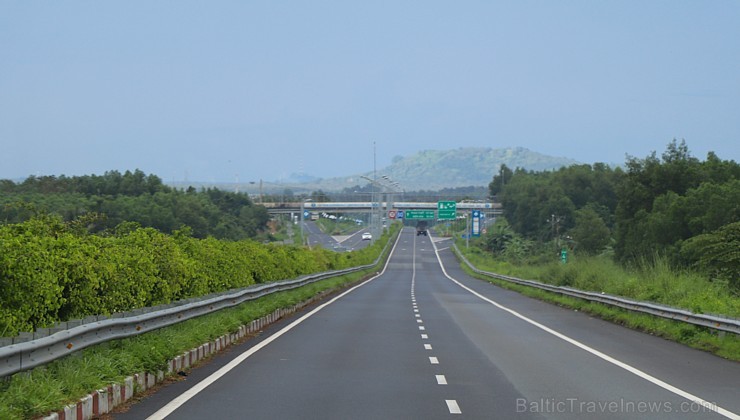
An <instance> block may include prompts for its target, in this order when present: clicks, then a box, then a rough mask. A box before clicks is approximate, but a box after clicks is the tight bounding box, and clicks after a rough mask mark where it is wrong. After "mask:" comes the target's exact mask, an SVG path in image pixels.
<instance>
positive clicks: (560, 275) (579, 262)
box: [460, 247, 740, 318]
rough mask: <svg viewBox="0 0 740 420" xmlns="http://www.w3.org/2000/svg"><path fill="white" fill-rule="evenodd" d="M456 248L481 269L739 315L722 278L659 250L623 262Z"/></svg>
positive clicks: (694, 309)
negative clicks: (507, 256) (514, 258)
mask: <svg viewBox="0 0 740 420" xmlns="http://www.w3.org/2000/svg"><path fill="white" fill-rule="evenodd" d="M460 249H461V251H462V252H463V253H464V254H465V255H466V257H468V259H470V261H471V263H473V264H474V265H475V266H477V267H478V268H481V269H483V270H486V271H491V272H496V273H499V274H505V275H509V276H513V277H518V278H522V279H527V280H536V281H540V282H543V283H548V284H553V285H557V286H568V287H573V288H576V289H579V290H585V291H591V292H604V293H607V294H611V295H617V296H622V297H625V298H629V299H634V300H640V301H648V302H654V303H660V304H664V305H669V306H674V307H678V308H682V309H686V310H689V311H692V312H694V313H704V314H715V315H723V316H729V317H733V318H740V298H738V297H737V296H735V295H734V294H733V293H732V292H731V289H730V288H729V286H728V285H727V284H726V283H725V282H721V281H711V280H709V279H707V278H706V277H703V276H701V275H700V274H697V273H694V272H691V271H687V270H678V269H675V268H673V267H671V265H670V264H669V263H668V260H667V259H666V258H663V257H661V256H658V255H655V256H652V257H651V258H644V259H642V260H641V261H639V262H638V263H637V264H635V265H634V266H633V267H626V268H625V267H623V266H620V265H618V264H616V263H615V262H614V261H612V259H611V258H609V257H605V256H595V257H583V256H578V257H571V258H570V260H569V261H568V263H567V264H563V263H561V262H559V261H552V262H548V263H545V264H522V265H514V264H511V263H510V262H507V261H501V260H497V259H494V258H493V257H492V256H490V255H487V254H485V253H484V252H482V251H480V250H478V249H474V248H469V249H467V250H466V249H465V248H464V247H460Z"/></svg>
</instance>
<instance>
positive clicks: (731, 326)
mask: <svg viewBox="0 0 740 420" xmlns="http://www.w3.org/2000/svg"><path fill="white" fill-rule="evenodd" d="M453 247H454V249H455V253H456V254H457V256H458V258H460V259H461V260H462V261H463V262H464V263H465V264H467V266H468V267H470V269H471V270H473V271H475V272H476V273H478V274H482V275H484V276H488V277H493V278H496V279H500V280H505V281H508V282H512V283H516V284H520V285H524V286H529V287H534V288H537V289H541V290H547V291H550V292H554V293H559V294H562V295H567V296H572V297H576V298H580V299H584V300H588V301H591V302H599V303H603V304H606V305H611V306H617V307H620V308H623V309H628V310H630V311H635V312H643V313H647V314H651V315H655V316H659V317H661V318H667V319H672V320H674V321H680V322H686V323H689V324H694V325H699V326H702V327H707V328H711V329H714V330H719V331H724V332H730V333H734V334H740V320H738V319H734V318H724V317H718V316H713V315H704V314H695V313H693V312H690V311H687V310H684V309H678V308H673V307H670V306H664V305H658V304H655V303H650V302H640V301H635V300H630V299H625V298H622V297H618V296H613V295H607V294H604V293H595V292H584V291H582V290H578V289H573V288H570V287H562V286H553V285H550V284H545V283H540V282H537V281H533V280H523V279H519V278H516V277H510V276H504V275H502V274H496V273H491V272H488V271H483V270H479V269H478V268H477V267H475V266H473V264H471V263H470V261H468V259H467V258H465V255H463V254H462V252H460V249H459V248H458V247H457V244H453Z"/></svg>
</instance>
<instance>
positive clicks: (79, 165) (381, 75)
mask: <svg viewBox="0 0 740 420" xmlns="http://www.w3.org/2000/svg"><path fill="white" fill-rule="evenodd" d="M738 22H740V1H736V0H713V1H697V0H666V1H658V0H647V1H646V0H635V1H630V0H613V1H594V0H582V1H560V0H542V1H521V0H511V1H493V0H489V1H431V0H424V1H388V2H384V1H372V2H371V1H334V2H326V1H316V0H311V1H279V2H276V1H246V0H245V1H233V2H232V1H197V2H188V1H148V0H147V1H10V0H0V178H24V177H26V176H28V175H32V174H33V175H61V174H65V175H83V174H93V173H94V174H102V173H103V172H105V171H107V170H112V169H116V170H120V171H125V170H127V169H131V170H133V169H137V168H138V169H141V170H143V171H144V172H147V173H154V174H156V175H159V176H160V177H162V178H163V179H164V180H165V181H172V180H175V181H177V180H183V179H185V178H187V179H189V180H190V181H196V180H200V181H233V180H235V179H236V178H237V177H238V178H239V179H240V181H241V182H248V181H250V180H259V179H260V178H262V179H265V180H279V179H281V178H285V177H287V176H288V175H290V174H291V173H294V172H305V173H308V174H311V175H315V176H322V177H327V176H342V175H351V174H357V173H360V172H368V171H372V169H373V142H375V143H376V156H377V166H378V168H379V169H380V168H382V167H383V166H386V165H388V164H389V163H390V162H391V159H392V158H393V157H394V156H396V155H410V154H413V153H415V152H417V151H420V150H425V149H435V150H446V149H453V148H458V147H469V146H470V147H473V146H475V147H493V148H500V147H517V146H521V147H526V148H529V149H531V150H533V151H536V152H540V153H544V154H550V155H555V156H565V157H569V158H573V159H577V160H579V161H581V162H585V163H593V162H607V163H623V162H624V160H625V155H626V154H629V155H632V156H636V157H639V158H643V157H645V156H647V155H648V154H649V153H650V152H652V151H657V152H658V154H659V155H660V154H661V153H662V152H663V151H664V150H665V147H666V145H667V144H668V143H669V142H670V141H671V140H672V139H673V138H677V139H682V138H683V139H686V142H687V144H688V146H689V149H690V150H691V152H692V154H693V155H694V156H696V157H699V158H701V159H704V158H705V157H706V153H707V151H710V150H713V151H715V152H716V153H717V154H718V155H719V156H720V158H723V159H733V160H736V161H740V23H738ZM399 182H401V183H402V182H403V180H399Z"/></svg>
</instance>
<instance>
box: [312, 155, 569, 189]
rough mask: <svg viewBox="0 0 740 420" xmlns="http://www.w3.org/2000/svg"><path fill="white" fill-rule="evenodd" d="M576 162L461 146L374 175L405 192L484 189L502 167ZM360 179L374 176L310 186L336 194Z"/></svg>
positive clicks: (399, 159) (404, 160)
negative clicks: (473, 187) (395, 184)
mask: <svg viewBox="0 0 740 420" xmlns="http://www.w3.org/2000/svg"><path fill="white" fill-rule="evenodd" d="M577 163H578V162H576V161H575V160H573V159H568V158H563V157H553V156H547V155H543V154H540V153H537V152H533V151H531V150H528V149H525V148H523V147H514V148H505V149H492V148H488V147H461V148H458V149H453V150H423V151H420V152H418V153H416V154H414V155H411V156H396V157H394V158H393V160H392V163H391V164H390V165H389V166H387V167H385V168H382V169H378V173H377V176H378V177H382V176H384V175H385V176H387V177H388V178H390V179H391V180H393V181H395V182H398V183H399V184H400V185H401V187H402V188H403V189H404V190H406V191H417V190H439V189H442V188H455V187H468V186H487V185H488V183H489V182H491V179H493V175H494V174H495V173H497V172H498V171H499V168H500V167H501V165H502V164H505V165H506V166H507V167H509V168H511V169H514V168H517V167H519V168H524V169H527V170H535V171H543V170H550V169H557V168H560V167H563V166H568V165H573V164H577ZM362 176H366V177H369V178H373V173H372V172H369V173H363V174H357V175H353V176H347V177H340V178H330V179H326V178H325V179H321V180H316V181H314V182H311V183H310V184H311V187H313V188H316V189H322V190H324V191H337V190H342V189H344V188H347V187H352V186H355V185H365V184H367V183H368V181H367V180H366V179H363V178H362ZM303 186H307V185H303Z"/></svg>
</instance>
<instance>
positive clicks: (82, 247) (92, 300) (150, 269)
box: [0, 215, 382, 336]
mask: <svg viewBox="0 0 740 420" xmlns="http://www.w3.org/2000/svg"><path fill="white" fill-rule="evenodd" d="M77 225H78V224H76V223H75V222H72V223H64V222H63V221H62V219H61V218H60V217H56V216H45V215H42V216H37V217H34V218H31V219H30V220H27V221H25V222H22V223H18V224H9V225H0V333H1V335H3V336H13V335H16V334H17V333H18V332H20V331H31V330H35V329H37V328H39V327H45V326H50V325H51V324H53V323H55V322H58V321H65V320H69V319H74V318H83V317H86V316H89V315H98V314H104V315H107V314H111V313H115V312H123V311H128V310H131V309H135V308H141V307H146V306H155V305H159V304H166V303H169V302H172V301H176V300H179V299H183V298H189V297H196V296H202V295H206V294H209V293H214V292H221V291H226V290H230V289H235V288H241V287H246V286H250V285H253V284H256V283H267V282H272V281H276V280H282V279H289V278H295V277H298V276H301V275H305V274H310V273H315V272H321V271H328V270H336V269H343V268H348V267H352V266H357V265H364V264H368V263H370V262H372V261H373V260H374V259H375V257H376V256H377V255H378V253H379V252H380V249H381V246H382V245H381V244H380V242H382V241H378V242H377V243H375V244H373V246H371V247H368V248H366V249H363V250H360V251H355V252H351V253H335V252H332V251H328V250H325V249H321V248H316V249H308V248H304V247H299V246H280V245H273V244H267V245H264V244H260V243H257V242H254V241H252V240H241V241H224V240H217V239H214V238H206V239H197V238H193V237H192V236H191V230H190V229H188V228H185V229H181V230H180V231H176V232H175V233H174V234H173V235H167V234H164V233H161V232H159V231H157V230H155V229H153V228H142V227H140V226H139V225H138V224H136V223H130V222H126V223H122V224H120V225H119V226H118V227H117V228H116V229H115V231H114V233H113V234H111V235H108V236H100V235H92V234H89V233H86V231H85V230H84V229H79V226H77Z"/></svg>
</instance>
